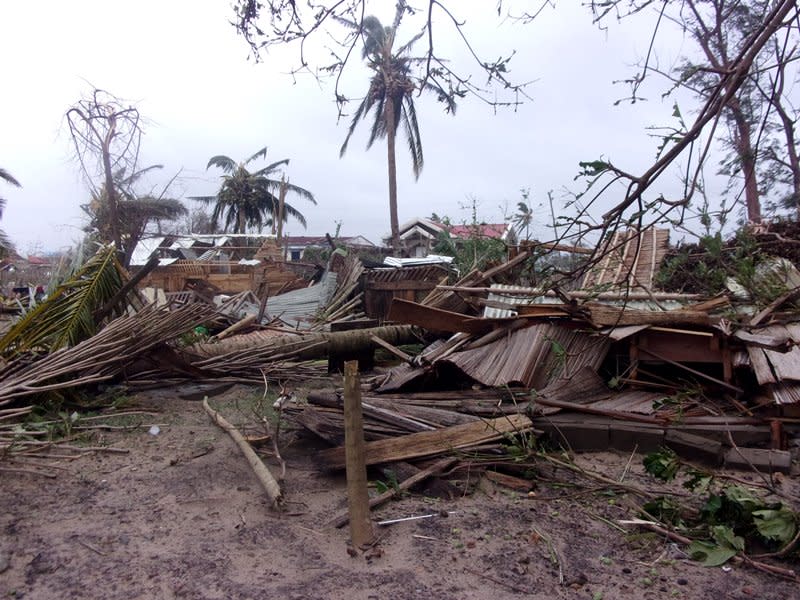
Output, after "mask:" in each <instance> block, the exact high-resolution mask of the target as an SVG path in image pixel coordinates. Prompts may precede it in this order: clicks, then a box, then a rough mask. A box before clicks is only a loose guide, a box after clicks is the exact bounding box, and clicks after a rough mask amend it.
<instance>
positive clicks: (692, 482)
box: [683, 469, 714, 494]
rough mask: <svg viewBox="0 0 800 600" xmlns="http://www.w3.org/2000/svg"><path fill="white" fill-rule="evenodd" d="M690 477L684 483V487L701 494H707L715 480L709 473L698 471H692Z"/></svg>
mask: <svg viewBox="0 0 800 600" xmlns="http://www.w3.org/2000/svg"><path fill="white" fill-rule="evenodd" d="M688 476H689V478H688V479H687V480H686V481H684V482H683V487H685V488H686V489H687V490H691V491H693V492H697V493H699V494H703V493H705V492H706V491H707V490H708V487H709V486H710V485H711V482H712V481H713V479H714V478H713V477H712V476H711V475H709V474H708V473H704V472H703V471H698V470H697V469H691V470H690V471H689V473H688Z"/></svg>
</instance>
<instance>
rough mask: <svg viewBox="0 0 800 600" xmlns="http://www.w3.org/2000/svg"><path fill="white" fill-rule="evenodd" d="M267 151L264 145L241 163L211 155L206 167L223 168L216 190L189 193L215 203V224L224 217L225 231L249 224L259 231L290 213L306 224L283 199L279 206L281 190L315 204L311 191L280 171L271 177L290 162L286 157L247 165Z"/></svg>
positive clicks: (238, 230)
mask: <svg viewBox="0 0 800 600" xmlns="http://www.w3.org/2000/svg"><path fill="white" fill-rule="evenodd" d="M266 155H267V148H266V147H264V148H262V149H261V150H259V151H258V152H256V153H255V154H253V156H251V157H250V158H248V159H247V160H245V161H244V162H241V163H236V162H235V161H234V160H233V159H231V158H229V157H227V156H222V155H220V156H214V157H212V158H211V160H209V161H208V165H207V166H206V169H210V168H211V167H219V168H220V169H222V171H223V172H224V175H223V176H222V185H221V186H220V188H219V192H217V195H216V196H192V197H191V199H192V200H199V201H200V202H205V203H206V204H214V211H213V212H212V214H211V218H212V220H213V222H214V223H215V224H216V223H218V222H219V221H220V220H222V219H223V218H224V221H225V231H228V229H229V228H233V233H246V231H247V228H248V227H251V228H254V229H258V230H259V231H260V230H261V229H263V228H264V227H265V226H275V224H276V223H277V221H279V220H281V221H283V222H286V221H287V220H288V218H289V217H293V218H295V219H297V221H298V222H299V223H300V224H301V225H302V226H303V227H305V226H306V219H305V217H304V216H303V215H302V213H301V212H300V211H298V210H297V209H296V208H294V207H293V206H291V205H289V204H286V203H285V202H284V203H283V206H282V210H281V200H280V196H281V193H282V190H283V192H284V193H285V192H294V193H295V194H297V195H299V196H301V197H302V198H305V199H306V200H308V201H310V202H311V203H312V204H316V203H317V201H316V200H315V199H314V195H313V194H312V193H311V192H309V191H308V190H306V189H304V188H301V187H299V186H296V185H292V184H290V183H289V182H288V181H286V179H285V178H284V177H283V175H281V178H280V179H270V175H273V174H276V173H278V172H279V169H280V167H282V166H285V165H288V164H289V159H288V158H284V159H283V160H279V161H277V162H274V163H272V164H270V165H267V166H266V167H264V168H263V169H259V170H258V171H252V172H251V171H249V170H248V169H247V165H249V164H250V163H251V162H253V161H254V160H257V159H259V158H266ZM278 213H281V215H280V216H279V214H278Z"/></svg>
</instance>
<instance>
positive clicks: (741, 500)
mask: <svg viewBox="0 0 800 600" xmlns="http://www.w3.org/2000/svg"><path fill="white" fill-rule="evenodd" d="M725 497H726V498H727V499H728V500H730V501H731V502H733V503H735V504H737V505H739V507H740V508H741V509H742V510H743V511H744V512H746V513H748V514H749V513H752V512H753V511H754V510H758V509H759V508H762V507H763V506H764V501H763V500H761V499H760V498H758V497H757V496H755V495H753V492H752V491H751V490H748V489H745V488H743V487H739V486H737V485H733V486H731V487H729V488H726V489H725Z"/></svg>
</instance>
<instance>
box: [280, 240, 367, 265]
mask: <svg viewBox="0 0 800 600" xmlns="http://www.w3.org/2000/svg"><path fill="white" fill-rule="evenodd" d="M333 241H334V243H335V244H336V245H337V246H344V247H345V248H348V249H350V250H356V251H358V250H363V251H369V250H378V249H379V248H378V247H377V246H376V245H375V244H373V243H372V242H371V241H369V240H368V239H367V238H365V237H364V236H361V235H354V236H350V237H338V238H336V239H335V240H333ZM281 246H282V247H283V249H284V257H285V258H286V260H287V261H290V262H296V261H300V260H304V259H305V253H306V250H311V249H315V250H320V249H323V248H330V244H329V243H328V240H327V238H325V237H324V236H304V235H295V236H284V237H283V238H282V239H281Z"/></svg>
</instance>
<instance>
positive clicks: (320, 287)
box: [244, 272, 336, 329]
mask: <svg viewBox="0 0 800 600" xmlns="http://www.w3.org/2000/svg"><path fill="white" fill-rule="evenodd" d="M334 291H336V273H333V272H328V273H326V274H325V275H324V276H323V277H322V281H320V282H319V283H318V284H316V285H312V286H309V287H306V288H301V289H299V290H294V291H292V292H286V293H285V294H281V295H280V296H273V297H271V298H269V299H268V300H267V314H268V315H269V316H270V317H273V318H279V319H281V320H282V321H284V322H286V323H288V324H289V325H291V326H292V327H298V328H300V329H303V328H306V327H308V326H309V325H310V323H309V320H310V318H311V317H313V316H314V315H315V314H316V313H317V311H319V310H320V309H321V308H323V307H324V306H326V305H327V304H328V302H329V301H330V299H331V297H332V296H333V293H334ZM258 308H259V307H258V306H255V305H252V304H251V305H249V306H246V307H245V308H244V312H245V313H246V314H257V313H258Z"/></svg>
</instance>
